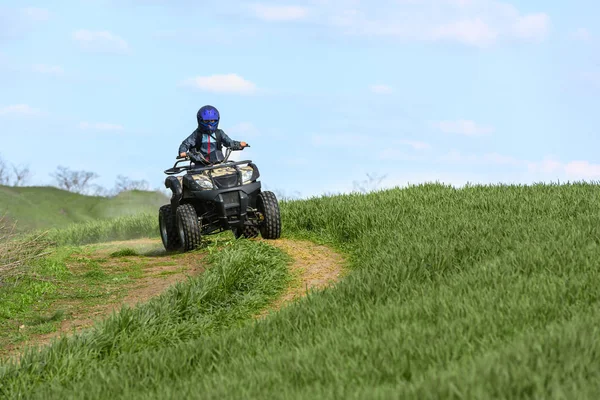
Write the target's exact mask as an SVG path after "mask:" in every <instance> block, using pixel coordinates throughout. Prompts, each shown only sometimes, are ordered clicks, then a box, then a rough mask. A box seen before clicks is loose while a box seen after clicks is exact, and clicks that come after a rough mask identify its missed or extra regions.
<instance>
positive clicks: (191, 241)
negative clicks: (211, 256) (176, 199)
mask: <svg viewBox="0 0 600 400" xmlns="http://www.w3.org/2000/svg"><path fill="white" fill-rule="evenodd" d="M177 231H178V233H179V240H180V241H181V250H183V251H190V250H194V249H195V248H197V247H199V246H200V244H201V242H202V235H201V233H200V224H199V223H198V215H197V214H196V210H195V209H194V206H192V205H191V204H181V205H180V206H179V207H177Z"/></svg>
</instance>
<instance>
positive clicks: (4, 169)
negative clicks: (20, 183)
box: [0, 158, 10, 186]
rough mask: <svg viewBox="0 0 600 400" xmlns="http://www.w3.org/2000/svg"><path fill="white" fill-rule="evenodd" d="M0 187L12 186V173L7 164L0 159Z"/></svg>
mask: <svg viewBox="0 0 600 400" xmlns="http://www.w3.org/2000/svg"><path fill="white" fill-rule="evenodd" d="M0 185H4V186H8V185H10V173H9V170H8V166H7V165H6V162H4V160H3V159H2V158H0Z"/></svg>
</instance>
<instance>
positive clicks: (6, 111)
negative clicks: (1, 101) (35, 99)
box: [0, 104, 44, 116]
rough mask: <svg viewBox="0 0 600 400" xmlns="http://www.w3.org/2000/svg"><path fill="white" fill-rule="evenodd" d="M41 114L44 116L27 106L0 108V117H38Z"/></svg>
mask: <svg viewBox="0 0 600 400" xmlns="http://www.w3.org/2000/svg"><path fill="white" fill-rule="evenodd" d="M42 114H44V113H43V112H42V111H40V110H38V109H36V108H32V107H30V106H28V105H27V104H14V105H11V106H6V107H3V108H0V115H20V116H38V115H42Z"/></svg>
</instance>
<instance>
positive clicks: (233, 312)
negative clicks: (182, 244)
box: [0, 241, 290, 396]
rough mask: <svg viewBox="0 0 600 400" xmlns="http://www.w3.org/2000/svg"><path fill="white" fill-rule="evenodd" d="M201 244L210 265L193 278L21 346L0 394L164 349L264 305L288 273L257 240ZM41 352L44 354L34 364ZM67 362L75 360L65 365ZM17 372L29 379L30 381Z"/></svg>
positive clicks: (0, 374) (0, 379) (1, 373)
mask: <svg viewBox="0 0 600 400" xmlns="http://www.w3.org/2000/svg"><path fill="white" fill-rule="evenodd" d="M209 251H210V254H209V256H208V258H207V260H206V261H207V262H208V264H209V265H211V267H210V268H209V269H208V270H207V271H206V272H205V273H203V274H202V275H200V276H199V277H196V278H190V279H189V280H188V281H187V282H182V283H178V284H176V285H175V286H173V287H171V288H169V289H168V290H167V292H165V293H164V294H162V295H160V296H158V297H156V298H153V299H151V300H150V301H149V302H148V303H146V304H143V305H140V306H137V307H135V308H130V307H126V306H124V307H123V308H122V309H121V310H120V312H119V313H114V314H113V315H112V316H111V317H110V318H108V319H106V320H104V321H102V322H100V323H98V324H97V325H96V326H95V327H94V328H93V329H92V330H90V331H87V332H84V333H82V334H78V335H75V336H73V337H62V338H61V339H59V340H57V341H56V342H55V343H54V345H53V346H51V347H49V348H45V349H43V350H42V351H41V352H39V351H38V349H35V348H31V349H29V351H28V353H26V354H25V355H24V356H23V357H22V358H21V360H20V368H14V367H12V368H11V367H8V368H7V367H6V366H5V368H4V369H1V370H0V395H2V396H8V395H9V394H11V395H12V394H15V393H17V392H18V391H19V390H21V388H20V386H21V385H22V384H24V383H25V382H26V383H27V384H33V385H37V384H38V383H39V384H42V383H43V381H45V380H54V379H57V380H59V381H61V382H63V383H66V382H68V381H69V380H70V379H76V378H80V377H81V376H83V375H85V373H86V372H85V371H86V369H87V367H86V365H89V366H90V367H91V366H92V365H98V364H102V365H106V366H107V367H108V366H109V365H114V364H115V363H117V362H118V360H119V359H120V357H121V356H122V355H123V354H132V353H137V352H140V351H145V350H148V349H161V348H169V347H170V346H177V345H178V344H180V343H183V342H185V341H187V340H191V339H194V340H197V339H198V338H202V337H206V336H207V335H210V334H214V333H215V332H219V331H222V330H224V329H225V328H230V327H234V326H237V325H239V324H242V323H243V322H245V321H248V320H249V319H250V318H251V317H252V316H253V315H255V314H256V313H258V312H259V311H260V310H261V309H263V308H264V307H265V306H267V305H268V304H269V302H270V301H271V300H273V299H274V298H275V297H276V296H277V295H278V294H280V293H281V292H282V290H283V289H284V288H285V287H286V284H287V282H288V280H289V275H288V272H287V267H286V264H287V263H288V262H289V261H290V260H289V258H288V256H287V255H286V254H284V253H283V252H282V251H281V250H279V249H277V248H274V247H271V246H268V245H266V244H265V243H261V242H259V243H253V242H249V241H233V242H230V243H228V244H227V245H226V246H225V247H224V248H222V249H221V250H217V249H216V248H214V247H213V248H210V249H209ZM42 359H43V360H46V361H44V362H43V363H42V364H40V360H42ZM48 361H49V363H48ZM74 363H75V364H77V365H78V367H77V368H75V369H71V366H73V365H74ZM46 367H47V368H46ZM108 368H110V367H108ZM24 371H28V372H27V373H26V375H28V374H30V373H31V374H34V375H37V379H35V380H34V381H31V380H30V377H29V376H28V377H25V376H24V375H23V372H24ZM22 378H25V380H22Z"/></svg>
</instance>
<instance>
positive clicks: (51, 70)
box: [32, 64, 65, 75]
mask: <svg viewBox="0 0 600 400" xmlns="http://www.w3.org/2000/svg"><path fill="white" fill-rule="evenodd" d="M32 70H33V71H34V72H39V73H40V74H47V75H63V74H64V72H65V71H64V70H63V68H62V67H59V66H57V65H46V64H36V65H34V66H33V67H32Z"/></svg>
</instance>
